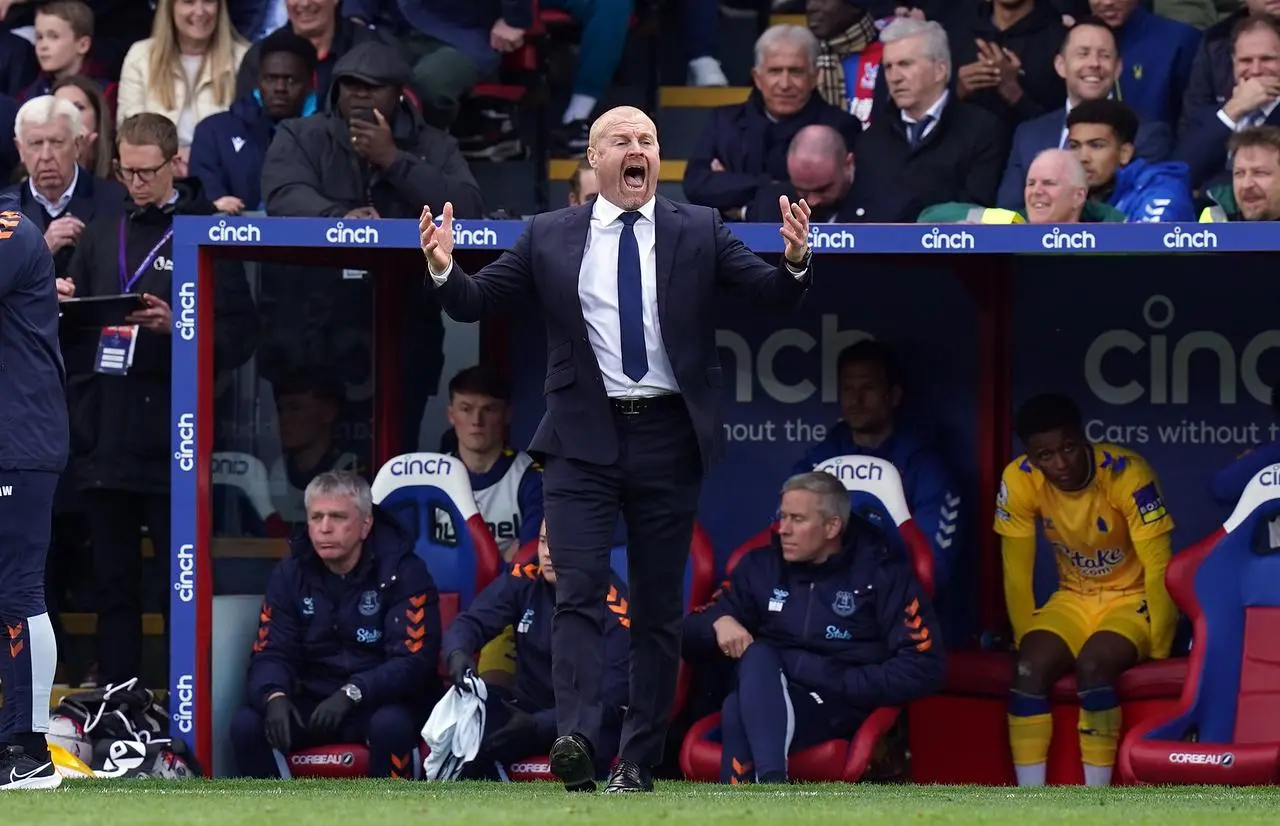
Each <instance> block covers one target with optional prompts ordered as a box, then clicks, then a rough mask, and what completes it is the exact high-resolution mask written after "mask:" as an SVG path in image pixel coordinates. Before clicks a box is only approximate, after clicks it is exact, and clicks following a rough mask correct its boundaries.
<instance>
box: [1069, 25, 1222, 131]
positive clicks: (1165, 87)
mask: <svg viewBox="0 0 1280 826" xmlns="http://www.w3.org/2000/svg"><path fill="white" fill-rule="evenodd" d="M1089 7H1090V9H1092V11H1093V13H1094V14H1096V15H1097V16H1098V17H1099V18H1101V19H1102V20H1103V21H1105V22H1106V24H1107V25H1108V26H1110V27H1111V28H1112V29H1114V30H1115V33H1116V42H1117V43H1118V44H1119V46H1120V59H1121V60H1123V61H1124V71H1123V72H1121V73H1120V74H1119V75H1118V76H1117V77H1116V88H1117V89H1118V90H1119V91H1118V94H1117V95H1116V97H1118V98H1119V99H1120V100H1123V101H1124V102H1125V103H1127V104H1129V105H1130V106H1132V107H1133V111H1135V112H1137V113H1138V115H1139V117H1141V118H1142V119H1143V120H1151V121H1160V122H1161V123H1165V124H1168V125H1169V126H1170V127H1171V128H1172V127H1174V126H1177V124H1178V119H1179V117H1180V116H1181V115H1182V93H1183V92H1184V91H1185V90H1186V88H1187V84H1188V83H1189V82H1190V81H1191V63H1192V61H1193V60H1194V59H1195V56H1196V49H1198V48H1199V47H1200V31H1199V30H1198V29H1196V28H1195V27H1194V26H1188V25H1187V24H1186V23H1181V22H1179V21H1177V20H1170V19H1169V18H1167V17H1162V16H1160V15H1158V14H1155V13H1153V12H1151V11H1148V10H1147V9H1146V8H1145V7H1144V6H1143V4H1142V3H1140V2H1139V1H1138V0H1089Z"/></svg>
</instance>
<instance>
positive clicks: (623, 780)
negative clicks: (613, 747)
mask: <svg viewBox="0 0 1280 826" xmlns="http://www.w3.org/2000/svg"><path fill="white" fill-rule="evenodd" d="M604 790H605V791H606V792H651V791H653V772H651V771H650V770H649V769H645V768H641V767H640V764H639V763H635V762H633V761H631V760H619V761H618V765H616V766H614V767H613V774H611V775H609V785H608V786H605V788H604Z"/></svg>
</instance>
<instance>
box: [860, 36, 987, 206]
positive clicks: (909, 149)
mask: <svg viewBox="0 0 1280 826" xmlns="http://www.w3.org/2000/svg"><path fill="white" fill-rule="evenodd" d="M880 39H881V40H882V41H883V42H884V74H885V82H886V83H887V84H888V86H889V95H890V97H891V98H892V102H891V103H890V104H889V105H887V106H886V107H885V110H884V113H883V114H881V115H878V116H877V117H876V119H875V122H874V123H872V124H871V128H870V129H868V130H867V131H866V133H865V134H863V136H862V138H861V140H859V142H858V146H857V147H855V148H854V152H855V153H856V155H857V157H858V159H859V162H860V166H861V171H862V174H864V175H866V176H867V177H868V178H869V180H866V181H865V182H864V183H866V184H867V185H869V186H870V187H871V189H870V191H872V192H876V191H880V190H881V189H883V190H886V191H887V190H889V189H895V188H900V189H902V190H904V191H906V192H908V193H910V194H911V195H913V196H914V197H915V198H916V199H917V200H918V201H919V203H920V204H921V205H922V206H924V207H928V206H930V205H931V204H937V203H942V202H945V201H967V202H973V203H979V204H989V203H991V202H992V201H993V200H994V198H995V194H996V186H997V184H998V183H999V182H1000V170H1001V167H1002V166H1003V164H1004V156H1005V147H1006V146H1007V145H1008V141H1007V140H1006V138H1005V133H1004V129H1003V128H1002V127H1001V124H1000V120H999V119H998V118H996V116H995V115H993V114H991V113H990V112H988V111H986V110H985V109H982V108H981V107H978V106H974V105H973V104H971V103H965V102H964V101H962V100H957V99H956V96H955V94H954V93H952V92H951V91H949V90H948V89H947V85H948V83H949V81H950V79H951V73H952V72H951V70H952V64H951V50H950V46H949V45H948V42H947V33H946V31H945V30H944V29H943V28H942V26H941V25H940V24H939V23H938V22H937V21H934V20H928V21H924V20H918V19H915V18H912V17H902V18H899V19H897V20H895V21H893V22H892V23H890V24H889V25H888V26H886V27H885V28H884V31H882V32H881V33H880Z"/></svg>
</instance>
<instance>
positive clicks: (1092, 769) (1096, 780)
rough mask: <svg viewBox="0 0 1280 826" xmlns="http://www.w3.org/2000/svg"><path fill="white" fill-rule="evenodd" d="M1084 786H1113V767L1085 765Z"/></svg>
mask: <svg viewBox="0 0 1280 826" xmlns="http://www.w3.org/2000/svg"><path fill="white" fill-rule="evenodd" d="M1084 784H1085V785H1086V786H1110V785H1111V767H1110V766H1090V765H1089V764H1088V763H1085V764H1084Z"/></svg>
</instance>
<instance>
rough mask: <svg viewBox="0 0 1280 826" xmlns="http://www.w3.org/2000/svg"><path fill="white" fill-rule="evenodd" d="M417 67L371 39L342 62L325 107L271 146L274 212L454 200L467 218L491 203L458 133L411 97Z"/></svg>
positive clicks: (366, 209)
mask: <svg viewBox="0 0 1280 826" xmlns="http://www.w3.org/2000/svg"><path fill="white" fill-rule="evenodd" d="M411 77H412V75H411V73H410V70H409V67H408V66H407V65H406V64H405V62H404V60H403V59H402V58H401V57H400V56H399V55H398V54H396V53H395V52H394V51H392V50H390V49H387V48H386V47H384V46H380V45H378V44H376V43H361V44H360V45H359V46H356V47H355V48H354V49H352V50H351V51H350V52H348V53H347V54H346V55H345V56H343V58H342V59H341V60H339V61H338V65H337V66H335V67H334V69H333V88H332V89H331V90H330V92H329V99H328V102H327V106H326V111H325V113H324V115H323V116H318V117H313V118H302V119H298V120H290V121H286V122H285V123H283V124H281V125H280V127H279V129H278V130H277V131H276V136H275V138H274V140H272V142H271V148H270V149H269V150H267V157H266V161H265V162H264V164H263V171H262V192H263V197H264V198H265V200H266V206H267V212H269V213H270V214H272V215H286V216H291V217H304V216H328V217H338V218H341V217H344V216H345V217H348V218H412V217H415V216H418V215H421V214H422V205H423V204H440V203H444V202H445V201H451V202H452V203H453V211H454V214H455V215H456V216H458V217H459V218H480V217H481V216H482V215H483V214H484V208H483V205H482V203H481V199H480V187H479V186H478V185H477V184H476V180H475V178H474V177H473V176H472V175H471V170H470V169H469V168H468V167H467V162H466V160H465V159H464V158H463V157H462V154H461V153H460V152H459V151H458V144H457V142H456V141H455V140H454V139H453V138H452V137H450V136H449V135H447V134H445V133H444V132H442V131H441V130H439V129H436V128H435V127H433V126H428V125H427V124H426V123H425V122H424V121H423V120H422V117H421V115H419V114H418V112H417V111H416V110H415V109H414V108H413V107H412V106H410V105H409V104H408V103H406V102H405V100H404V97H403V96H402V94H401V91H400V90H401V87H403V86H404V85H405V84H407V83H408V82H409V81H410V79H411Z"/></svg>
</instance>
